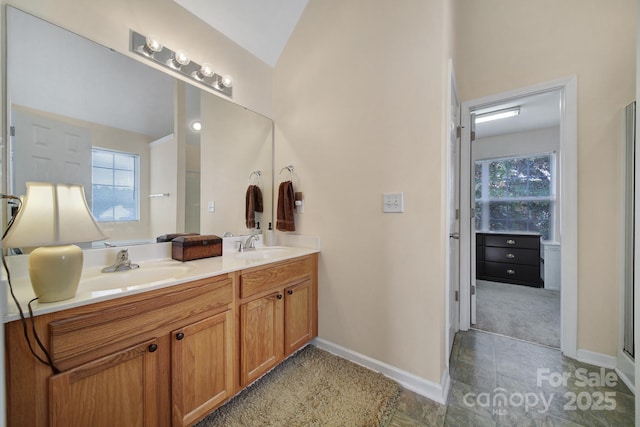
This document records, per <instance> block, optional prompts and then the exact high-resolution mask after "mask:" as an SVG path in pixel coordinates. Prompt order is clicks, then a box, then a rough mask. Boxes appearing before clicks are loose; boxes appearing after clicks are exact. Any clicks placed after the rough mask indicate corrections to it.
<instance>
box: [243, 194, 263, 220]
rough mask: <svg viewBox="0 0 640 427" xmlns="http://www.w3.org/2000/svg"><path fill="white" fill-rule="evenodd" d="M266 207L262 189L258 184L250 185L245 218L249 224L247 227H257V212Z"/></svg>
mask: <svg viewBox="0 0 640 427" xmlns="http://www.w3.org/2000/svg"><path fill="white" fill-rule="evenodd" d="M263 210H264V207H263V205H262V191H261V190H260V187H258V186H257V185H250V186H249V187H248V188H247V196H246V204H245V213H244V219H245V222H246V224H247V228H255V227H256V212H262V211H263Z"/></svg>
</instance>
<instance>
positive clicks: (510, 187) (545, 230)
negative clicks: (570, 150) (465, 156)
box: [474, 154, 555, 240]
mask: <svg viewBox="0 0 640 427" xmlns="http://www.w3.org/2000/svg"><path fill="white" fill-rule="evenodd" d="M554 169H555V168H554V155H553V154H536V155H533V156H528V157H512V158H504V159H490V160H478V161H476V163H475V170H474V184H475V202H476V203H475V209H476V217H475V220H476V229H477V230H478V231H497V232H536V233H540V235H541V236H542V239H543V240H551V239H552V238H553V221H554V209H555V191H554V188H555V184H554V182H555V177H554Z"/></svg>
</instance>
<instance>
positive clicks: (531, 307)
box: [473, 280, 560, 348]
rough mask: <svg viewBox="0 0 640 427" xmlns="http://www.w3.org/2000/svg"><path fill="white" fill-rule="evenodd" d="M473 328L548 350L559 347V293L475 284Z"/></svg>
mask: <svg viewBox="0 0 640 427" xmlns="http://www.w3.org/2000/svg"><path fill="white" fill-rule="evenodd" d="M476 290H477V294H476V310H477V311H476V321H477V323H476V324H475V325H474V326H473V327H474V328H475V329H480V330H482V331H487V332H494V333H497V334H501V335H505V336H508V337H513V338H518V339H521V340H524V341H530V342H534V343H537V344H543V345H546V346H549V347H556V348H559V347H560V291H552V290H550V289H540V288H531V287H528V286H519V285H510V284H506V283H497V282H488V281H484V280H478V281H477V282H476Z"/></svg>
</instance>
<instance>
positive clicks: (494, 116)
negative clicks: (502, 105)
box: [476, 107, 520, 124]
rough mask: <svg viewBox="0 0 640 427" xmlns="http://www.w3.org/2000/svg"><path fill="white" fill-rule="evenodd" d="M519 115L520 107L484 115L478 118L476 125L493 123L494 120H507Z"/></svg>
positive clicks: (479, 115)
mask: <svg viewBox="0 0 640 427" xmlns="http://www.w3.org/2000/svg"><path fill="white" fill-rule="evenodd" d="M518 114H520V107H514V108H507V109H505V110H498V111H491V112H488V113H482V114H478V115H477V116H476V124H478V123H486V122H491V121H493V120H500V119H506V118H508V117H515V116H517V115H518Z"/></svg>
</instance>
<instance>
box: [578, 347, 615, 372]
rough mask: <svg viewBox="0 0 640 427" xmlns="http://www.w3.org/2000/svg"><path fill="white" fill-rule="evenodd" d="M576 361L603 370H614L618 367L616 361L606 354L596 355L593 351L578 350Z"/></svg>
mask: <svg viewBox="0 0 640 427" xmlns="http://www.w3.org/2000/svg"><path fill="white" fill-rule="evenodd" d="M576 359H578V360H579V361H581V362H584V363H591V364H592V365H596V366H601V367H603V368H610V369H615V368H616V367H617V365H618V359H617V358H616V357H615V356H609V355H608V354H602V353H596V352H595V351H589V350H582V349H578V351H577V352H576Z"/></svg>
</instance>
